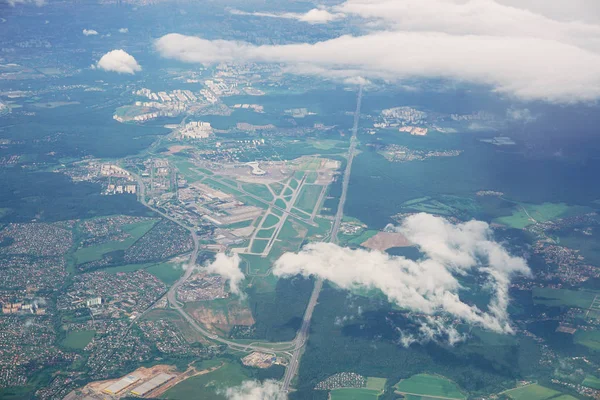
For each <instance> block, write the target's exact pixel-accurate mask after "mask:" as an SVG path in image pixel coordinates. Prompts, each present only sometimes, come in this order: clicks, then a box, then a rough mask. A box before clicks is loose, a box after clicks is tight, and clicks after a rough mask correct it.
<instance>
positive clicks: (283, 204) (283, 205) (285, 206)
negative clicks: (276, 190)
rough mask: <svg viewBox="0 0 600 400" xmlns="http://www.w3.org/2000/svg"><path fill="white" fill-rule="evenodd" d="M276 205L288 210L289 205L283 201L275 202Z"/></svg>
mask: <svg viewBox="0 0 600 400" xmlns="http://www.w3.org/2000/svg"><path fill="white" fill-rule="evenodd" d="M275 205H276V206H277V207H279V208H283V209H284V210H285V209H286V208H287V204H285V201H283V200H282V199H277V200H275Z"/></svg>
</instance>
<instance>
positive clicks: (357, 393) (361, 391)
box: [329, 388, 381, 400]
mask: <svg viewBox="0 0 600 400" xmlns="http://www.w3.org/2000/svg"><path fill="white" fill-rule="evenodd" d="M380 394H381V392H379V391H378V390H372V389H365V388H343V389H334V390H332V391H331V392H330V397H329V399H330V400H377V399H378V398H379V396H380Z"/></svg>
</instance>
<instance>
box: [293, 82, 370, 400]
mask: <svg viewBox="0 0 600 400" xmlns="http://www.w3.org/2000/svg"><path fill="white" fill-rule="evenodd" d="M362 89H363V88H362V85H361V86H360V87H359V88H358V95H357V97H356V110H355V111H354V124H353V125H352V137H351V138H350V147H349V148H348V160H347V164H346V169H345V170H344V177H343V181H342V194H341V196H340V202H339V204H338V209H337V212H336V214H335V219H334V221H333V226H332V228H331V235H330V237H329V241H330V242H331V243H337V234H338V231H339V230H340V226H341V224H342V218H343V217H344V204H345V203H346V195H347V193H348V183H349V182H350V172H351V170H352V161H353V160H354V154H355V151H356V145H357V144H358V139H357V138H356V136H357V133H358V121H359V120H360V106H361V101H362ZM322 287H323V280H322V279H318V280H317V281H316V282H315V286H314V288H313V291H312V294H311V295H310V300H309V301H308V305H307V306H306V311H305V312H304V318H303V319H302V326H301V327H300V330H299V331H298V333H297V334H296V338H295V339H294V344H295V346H294V347H295V348H294V350H293V352H292V357H291V359H290V362H289V364H288V367H287V368H286V370H285V375H284V376H283V381H282V384H281V390H282V391H283V392H284V393H288V392H289V390H290V385H291V383H292V380H293V379H294V377H295V376H296V373H297V372H298V366H299V365H300V357H301V355H302V348H303V347H304V345H305V344H306V341H307V340H308V333H309V330H310V320H311V319H312V314H313V311H314V310H315V306H316V305H317V300H318V299H319V294H320V293H321V289H322Z"/></svg>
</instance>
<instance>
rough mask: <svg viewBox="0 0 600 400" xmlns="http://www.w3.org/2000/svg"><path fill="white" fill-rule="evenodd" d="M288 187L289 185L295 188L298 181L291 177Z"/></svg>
mask: <svg viewBox="0 0 600 400" xmlns="http://www.w3.org/2000/svg"><path fill="white" fill-rule="evenodd" d="M290 187H291V188H292V189H296V188H297V187H298V181H297V180H295V179H291V180H290Z"/></svg>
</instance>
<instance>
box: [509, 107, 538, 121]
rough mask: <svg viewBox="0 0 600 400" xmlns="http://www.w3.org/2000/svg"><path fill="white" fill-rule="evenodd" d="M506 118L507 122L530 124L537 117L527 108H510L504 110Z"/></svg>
mask: <svg viewBox="0 0 600 400" xmlns="http://www.w3.org/2000/svg"><path fill="white" fill-rule="evenodd" d="M506 118H507V119H508V120H509V121H515V122H524V123H526V124H527V123H530V122H534V121H535V120H536V119H537V116H535V115H533V114H532V113H531V111H529V109H528V108H514V107H511V108H509V109H508V110H506Z"/></svg>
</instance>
